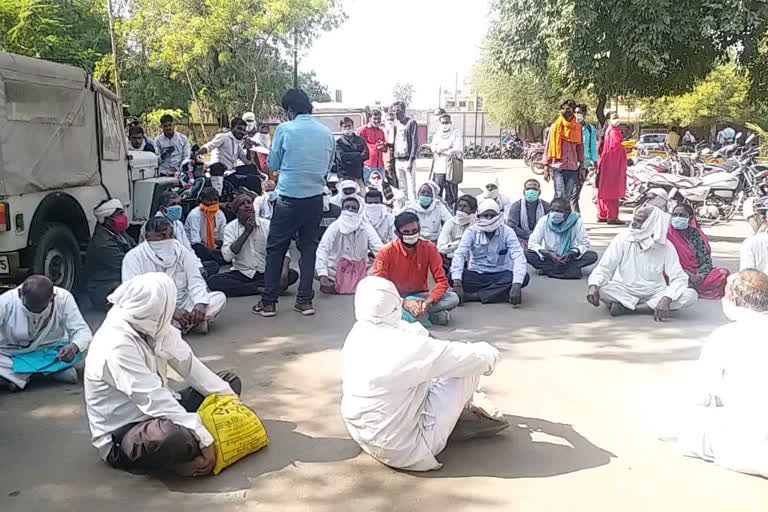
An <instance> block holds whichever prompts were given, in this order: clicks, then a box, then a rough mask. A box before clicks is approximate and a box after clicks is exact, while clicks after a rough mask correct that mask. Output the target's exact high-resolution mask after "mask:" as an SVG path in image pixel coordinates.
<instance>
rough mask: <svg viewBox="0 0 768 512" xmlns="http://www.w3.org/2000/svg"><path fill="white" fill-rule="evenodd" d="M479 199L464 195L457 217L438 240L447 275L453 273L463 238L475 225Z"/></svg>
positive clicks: (449, 223) (453, 218)
mask: <svg viewBox="0 0 768 512" xmlns="http://www.w3.org/2000/svg"><path fill="white" fill-rule="evenodd" d="M476 213H477V199H475V198H474V197H472V196H470V195H463V196H461V197H460V198H459V200H458V201H456V215H455V216H454V217H451V218H450V219H449V220H448V221H446V223H445V224H444V225H443V230H442V231H441V232H440V237H439V238H438V239H437V250H438V251H440V256H442V258H443V268H444V269H445V272H446V274H450V272H451V262H452V260H453V255H454V253H455V252H456V249H458V247H459V243H460V242H461V238H462V237H463V236H464V232H465V231H466V230H467V228H468V227H469V226H471V225H472V224H474V223H475V214H476ZM449 277H450V276H449Z"/></svg>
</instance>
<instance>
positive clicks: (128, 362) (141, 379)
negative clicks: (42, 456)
mask: <svg viewBox="0 0 768 512" xmlns="http://www.w3.org/2000/svg"><path fill="white" fill-rule="evenodd" d="M173 353H175V354H179V356H178V359H169V360H167V363H168V365H170V366H171V368H173V369H174V370H175V371H176V373H178V374H179V375H180V376H181V377H183V378H184V380H185V383H186V384H187V385H189V386H191V387H193V388H194V389H195V390H197V391H198V392H199V393H201V394H202V395H203V396H207V395H210V394H211V393H222V394H234V392H233V391H232V389H231V388H230V387H229V385H228V384H227V383H226V382H224V381H223V380H222V379H221V378H219V377H218V376H217V375H216V374H215V373H213V372H212V371H211V370H210V369H208V367H206V366H205V365H204V364H203V363H201V362H200V360H199V359H198V358H197V357H196V356H195V355H194V354H193V353H192V350H191V349H190V348H189V345H187V343H186V342H184V341H183V340H181V339H180V338H179V339H178V340H177V341H176V346H175V347H174V350H173ZM158 366H159V365H158V356H157V355H156V354H155V353H154V351H153V350H152V349H151V348H150V347H149V345H148V344H147V342H146V341H145V340H144V338H143V337H142V336H141V335H139V334H138V333H137V332H136V331H135V330H134V329H133V328H132V327H131V326H130V325H129V324H128V323H127V322H126V321H124V320H122V319H121V318H119V316H118V315H112V314H108V315H107V318H106V320H105V321H104V324H102V326H101V328H100V329H99V330H98V331H97V332H96V336H95V337H94V342H93V344H92V345H91V350H90V351H89V352H88V356H87V357H86V359H85V373H84V380H85V382H84V384H85V406H86V411H87V413H88V424H89V427H90V430H91V442H92V443H93V446H95V447H96V448H97V449H98V450H99V455H100V456H101V458H102V459H106V458H107V455H109V452H110V450H111V449H112V433H113V432H114V431H116V430H117V429H119V428H121V427H124V426H125V425H128V424H130V423H135V422H139V421H146V420H148V419H151V418H164V419H167V420H170V421H172V422H173V423H175V424H176V425H180V426H182V427H185V428H187V429H189V430H191V431H192V433H193V434H194V435H195V437H196V438H197V440H198V441H199V443H200V447H201V448H204V447H206V446H209V445H210V444H211V443H213V437H212V436H211V434H210V433H209V432H208V430H207V429H206V428H205V426H204V425H203V423H202V421H200V417H199V416H198V415H197V413H195V412H187V411H185V410H184V408H183V407H182V406H181V404H179V402H178V400H177V399H176V396H174V393H173V391H171V390H170V389H169V388H168V387H166V385H165V384H164V382H165V381H166V376H165V375H160V373H159V368H158ZM161 367H162V368H165V365H163V366H161Z"/></svg>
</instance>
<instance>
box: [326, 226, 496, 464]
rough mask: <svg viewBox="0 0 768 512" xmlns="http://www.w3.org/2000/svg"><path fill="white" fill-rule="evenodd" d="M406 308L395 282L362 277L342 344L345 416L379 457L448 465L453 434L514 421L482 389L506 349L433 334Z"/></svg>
mask: <svg viewBox="0 0 768 512" xmlns="http://www.w3.org/2000/svg"><path fill="white" fill-rule="evenodd" d="M417 243H419V244H427V243H429V242H424V241H417ZM402 308H403V304H402V299H401V297H400V295H399V294H398V291H397V289H395V286H394V285H393V284H392V283H391V282H390V281H387V280H385V279H382V278H379V277H366V278H365V279H363V280H362V281H361V282H360V284H359V286H358V288H357V293H356V294H355V317H356V319H357V322H355V325H354V327H352V330H351V331H350V333H349V335H348V336H347V339H346V340H345V342H344V348H343V349H342V357H343V370H342V392H343V397H342V399H341V415H342V417H343V418H344V423H345V424H346V426H347V430H348V431H349V434H350V436H352V439H354V440H355V442H357V444H359V445H360V447H361V448H362V449H363V450H364V451H365V452H366V453H368V454H369V455H371V456H372V457H373V458H375V459H376V460H378V461H379V462H381V463H383V464H386V465H388V466H391V467H393V468H400V469H405V470H409V471H429V470H433V469H439V468H440V467H441V466H442V465H441V464H440V463H439V462H437V460H435V456H436V455H438V454H439V453H440V452H442V451H443V449H444V448H445V445H446V443H447V442H448V439H449V437H450V438H451V439H455V440H466V439H471V438H475V437H487V436H492V435H495V434H496V433H498V432H500V431H502V430H504V429H505V428H507V427H508V426H509V423H507V421H506V420H505V419H504V416H503V415H502V414H501V412H499V411H498V410H497V409H496V408H495V407H494V406H493V405H492V404H491V403H490V401H489V400H488V399H487V397H485V395H483V394H482V393H476V390H477V387H478V384H479V382H480V376H481V375H490V374H491V373H493V370H494V368H495V366H496V363H497V362H498V361H500V360H501V353H499V351H498V350H496V349H495V348H494V347H492V346H491V345H489V344H488V343H485V342H475V343H463V342H458V341H453V342H449V341H443V340H439V339H434V338H431V337H430V336H429V333H428V332H427V331H426V329H424V328H423V327H422V326H421V325H419V324H408V323H406V322H404V321H402V320H401V310H402Z"/></svg>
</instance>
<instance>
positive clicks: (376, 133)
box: [357, 124, 387, 168]
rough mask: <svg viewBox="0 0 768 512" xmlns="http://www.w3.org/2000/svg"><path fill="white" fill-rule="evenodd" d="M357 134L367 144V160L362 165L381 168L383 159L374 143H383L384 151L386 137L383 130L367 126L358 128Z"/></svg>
mask: <svg viewBox="0 0 768 512" xmlns="http://www.w3.org/2000/svg"><path fill="white" fill-rule="evenodd" d="M357 134H358V135H359V136H360V137H362V138H364V139H365V143H366V144H368V155H369V158H368V160H366V161H365V162H363V165H367V166H368V167H378V168H383V167H384V157H383V156H382V151H379V149H378V148H377V147H376V142H378V141H382V142H383V143H384V151H386V147H387V146H386V144H387V136H386V134H385V133H384V130H382V129H381V128H377V127H375V126H371V125H369V124H367V125H365V126H363V127H362V128H360V130H359V131H358V132H357Z"/></svg>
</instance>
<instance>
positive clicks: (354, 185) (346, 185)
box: [339, 180, 360, 197]
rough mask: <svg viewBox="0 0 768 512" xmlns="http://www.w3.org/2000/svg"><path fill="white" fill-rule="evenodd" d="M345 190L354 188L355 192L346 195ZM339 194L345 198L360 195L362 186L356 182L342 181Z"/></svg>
mask: <svg viewBox="0 0 768 512" xmlns="http://www.w3.org/2000/svg"><path fill="white" fill-rule="evenodd" d="M345 188H354V189H355V191H354V192H352V193H351V194H345V193H344V189H345ZM339 193H341V195H342V196H344V197H349V196H353V195H355V194H359V193H360V185H358V184H357V182H356V181H355V180H341V184H339Z"/></svg>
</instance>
